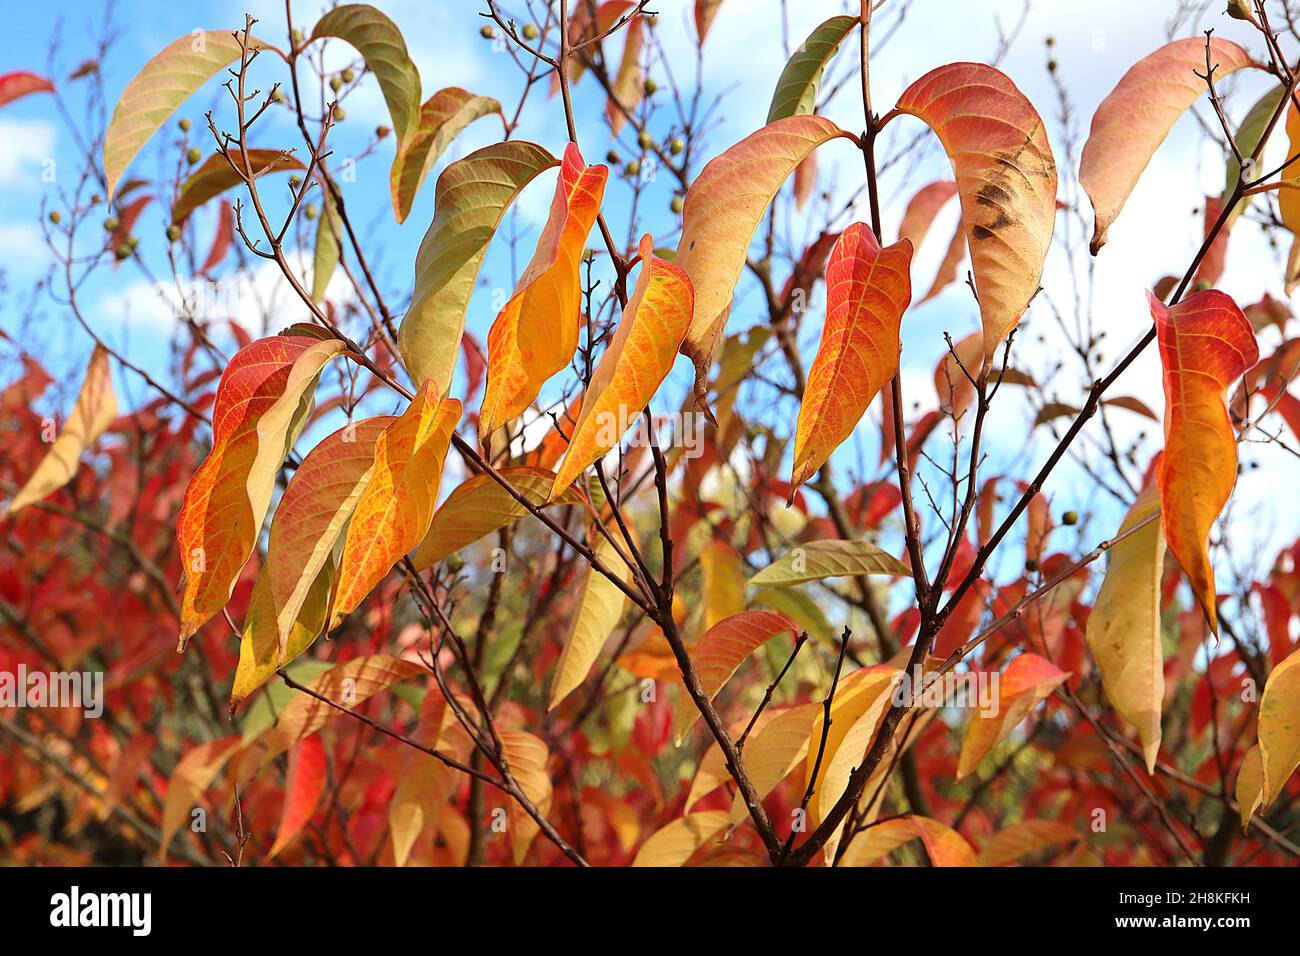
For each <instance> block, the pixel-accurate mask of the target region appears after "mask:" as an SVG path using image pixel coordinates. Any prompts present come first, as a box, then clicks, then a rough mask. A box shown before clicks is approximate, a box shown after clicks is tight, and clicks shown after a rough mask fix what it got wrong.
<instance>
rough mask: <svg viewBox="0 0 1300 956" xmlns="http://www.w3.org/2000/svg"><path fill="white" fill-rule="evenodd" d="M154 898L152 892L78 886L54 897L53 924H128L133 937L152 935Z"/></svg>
mask: <svg viewBox="0 0 1300 956" xmlns="http://www.w3.org/2000/svg"><path fill="white" fill-rule="evenodd" d="M152 910H153V897H152V894H149V893H82V892H81V888H80V887H78V886H74V887H72V890H71V891H70V892H68V893H55V894H54V895H53V896H51V897H50V925H51V926H59V927H76V926H92V927H99V926H125V927H129V928H130V929H131V934H132V935H133V936H148V935H149V930H150V928H151V927H152V923H153V918H152Z"/></svg>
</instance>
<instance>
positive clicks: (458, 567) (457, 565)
mask: <svg viewBox="0 0 1300 956" xmlns="http://www.w3.org/2000/svg"><path fill="white" fill-rule="evenodd" d="M445 563H446V565H447V571H448V573H450V574H460V572H461V571H463V570H465V559H464V558H462V557H461V556H460V555H459V554H453V555H452V556H451V557H449V558H448V559H447V560H446V562H445Z"/></svg>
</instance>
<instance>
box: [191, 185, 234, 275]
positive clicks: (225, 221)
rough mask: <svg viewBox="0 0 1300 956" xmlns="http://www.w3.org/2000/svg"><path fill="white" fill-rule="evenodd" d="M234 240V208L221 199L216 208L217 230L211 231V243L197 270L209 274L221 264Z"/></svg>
mask: <svg viewBox="0 0 1300 956" xmlns="http://www.w3.org/2000/svg"><path fill="white" fill-rule="evenodd" d="M234 241H235V208H234V207H233V206H232V205H230V203H229V202H227V201H226V200H224V199H223V200H221V204H220V206H219V207H218V209H217V231H216V232H215V233H213V236H212V245H210V246H209V247H208V254H207V255H206V256H205V257H204V259H203V266H202V267H201V268H200V269H199V272H200V273H201V274H203V275H205V276H211V275H212V270H213V269H215V268H216V267H217V266H219V265H221V261H222V260H223V259H225V258H226V253H228V252H230V247H231V245H232V244H233V243H234Z"/></svg>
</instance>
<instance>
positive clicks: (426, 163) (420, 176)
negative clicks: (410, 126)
mask: <svg viewBox="0 0 1300 956" xmlns="http://www.w3.org/2000/svg"><path fill="white" fill-rule="evenodd" d="M500 112H501V104H500V103H498V102H497V101H496V100H494V99H493V98H492V97H490V96H475V95H474V94H473V93H470V92H469V91H468V90H462V89H461V88H460V87H457V86H449V87H447V89H445V90H439V91H438V92H437V93H434V94H433V96H431V97H429V98H428V99H427V100H426V101H425V103H424V105H423V106H421V107H420V123H419V126H418V127H417V129H416V130H415V132H414V133H413V134H412V135H411V138H410V141H409V142H406V143H399V144H398V148H397V156H396V157H395V158H394V159H393V169H392V172H391V173H390V174H389V187H390V189H391V191H392V194H393V213H394V214H395V215H396V216H397V221H398V222H405V221H406V217H407V216H409V215H410V214H411V204H412V203H414V202H415V194H416V193H417V192H419V191H420V186H421V184H422V183H423V182H424V177H426V176H428V175H429V171H430V170H431V169H433V167H434V164H435V163H437V162H438V157H439V156H441V155H442V154H443V151H444V150H446V148H447V147H448V146H449V145H451V141H452V140H454V139H455V138H456V137H457V136H458V135H460V132H461V130H463V129H464V128H465V127H466V126H468V125H469V124H470V123H472V122H474V121H475V120H477V119H482V118H483V117H484V116H491V115H492V114H493V113H496V114H500Z"/></svg>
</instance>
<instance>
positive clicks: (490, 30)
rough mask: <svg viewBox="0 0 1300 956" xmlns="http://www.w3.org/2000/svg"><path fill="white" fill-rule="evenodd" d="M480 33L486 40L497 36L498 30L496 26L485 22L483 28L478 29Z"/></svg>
mask: <svg viewBox="0 0 1300 956" xmlns="http://www.w3.org/2000/svg"><path fill="white" fill-rule="evenodd" d="M478 35H479V36H481V37H482V38H483V39H484V40H491V39H494V38H495V37H496V35H497V31H496V29H495V28H494V27H491V26H489V25H488V24H486V23H485V24H483V28H482V29H481V30H479V31H478Z"/></svg>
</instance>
